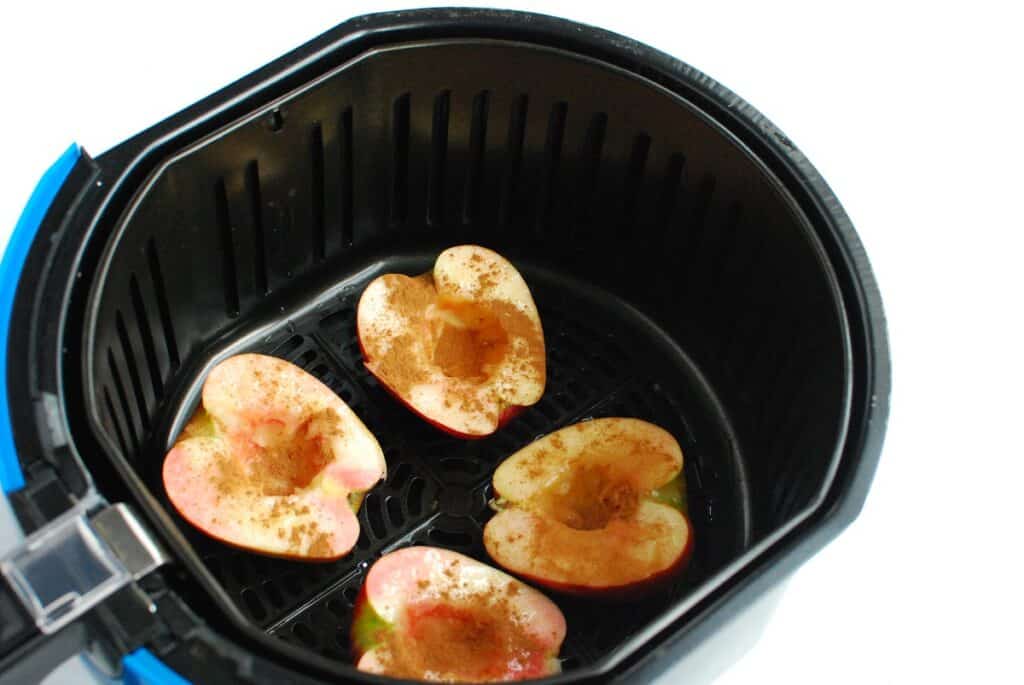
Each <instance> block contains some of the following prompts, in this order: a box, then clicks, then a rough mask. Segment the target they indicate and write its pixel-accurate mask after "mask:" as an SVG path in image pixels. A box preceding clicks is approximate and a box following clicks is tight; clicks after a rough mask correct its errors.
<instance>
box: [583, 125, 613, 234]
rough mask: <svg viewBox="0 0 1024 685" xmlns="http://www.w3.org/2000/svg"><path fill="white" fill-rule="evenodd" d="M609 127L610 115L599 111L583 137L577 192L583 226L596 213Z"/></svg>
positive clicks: (588, 222)
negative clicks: (595, 208)
mask: <svg viewBox="0 0 1024 685" xmlns="http://www.w3.org/2000/svg"><path fill="white" fill-rule="evenodd" d="M607 129H608V115H607V114H605V113H604V112H599V113H597V114H595V115H594V116H593V117H592V118H591V119H590V123H589V124H588V125H587V132H586V135H585V137H584V138H583V148H582V150H581V154H580V163H581V167H580V168H581V169H582V173H581V175H580V187H579V190H578V191H577V193H576V198H577V202H578V203H579V207H578V210H577V212H576V216H577V222H578V224H579V225H580V226H583V227H586V226H587V225H589V224H590V222H591V220H592V218H593V214H594V205H595V204H596V200H597V197H596V193H597V180H598V178H600V171H601V153H602V150H603V149H604V140H605V134H606V132H607Z"/></svg>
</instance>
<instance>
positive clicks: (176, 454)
mask: <svg viewBox="0 0 1024 685" xmlns="http://www.w3.org/2000/svg"><path fill="white" fill-rule="evenodd" d="M229 364H234V365H235V366H233V367H232V368H233V369H237V368H239V365H241V368H242V369H244V370H245V371H243V372H242V376H241V378H242V383H243V384H244V383H245V382H248V381H247V380H246V379H247V378H248V373H249V372H251V373H252V374H254V375H255V374H257V373H261V374H267V375H270V377H271V378H273V376H274V374H275V373H277V372H278V371H280V372H281V373H284V374H285V376H284V377H286V378H289V380H292V381H293V382H296V383H298V382H299V381H301V383H303V384H305V389H306V391H307V392H312V394H313V396H316V400H315V401H313V402H312V404H311V405H310V407H311V408H315V407H318V406H320V404H318V402H319V403H322V404H323V406H324V407H328V408H333V411H334V415H335V416H336V417H337V420H339V421H342V422H343V423H344V424H345V426H346V428H347V429H348V430H352V429H353V428H355V429H356V430H355V431H354V432H353V433H350V434H349V435H357V436H363V437H365V438H366V440H368V442H367V443H366V445H370V444H372V448H373V452H375V453H376V455H377V456H378V457H379V462H378V465H379V469H380V471H379V473H375V474H374V477H375V478H377V480H379V479H380V478H383V477H384V474H385V473H386V465H385V463H384V456H383V453H382V452H381V451H380V446H379V444H378V443H377V441H376V439H375V438H374V437H373V435H372V433H370V431H369V430H368V429H367V428H366V427H365V426H364V425H363V424H362V422H361V421H360V420H359V418H358V416H356V415H355V414H354V412H352V410H351V408H349V407H348V406H347V405H346V404H345V403H344V402H343V401H342V400H341V398H339V397H337V396H336V395H335V394H334V393H333V392H332V391H330V389H329V388H327V386H324V385H323V384H322V383H320V382H319V381H318V380H317V379H315V378H314V377H313V376H311V375H309V374H308V373H307V372H305V371H303V370H302V369H300V368H299V367H297V366H294V365H292V364H290V363H289V362H287V361H285V360H281V359H277V358H274V357H268V356H265V355H257V354H242V355H236V356H234V357H230V358H228V359H226V360H223V361H222V362H220V363H219V364H218V365H217V366H216V367H215V368H214V370H213V371H211V375H210V377H209V378H207V381H206V382H204V388H203V400H202V404H201V405H200V408H199V409H198V410H197V412H196V414H195V415H194V416H193V417H192V418H191V419H190V420H189V423H188V425H187V426H186V428H185V429H184V431H183V432H182V435H180V436H179V438H178V440H177V442H176V443H175V445H174V446H173V447H172V449H171V450H170V452H168V454H167V457H166V458H165V461H164V466H163V469H162V477H163V482H164V489H165V492H166V493H167V495H168V501H169V502H170V503H171V505H172V507H173V508H174V509H175V511H177V512H178V514H179V515H181V517H182V518H183V519H185V520H186V521H188V522H189V523H190V524H191V525H193V526H194V527H196V528H197V529H199V530H201V531H202V532H203V533H204V534H205V535H207V536H208V537H211V538H213V539H215V540H217V541H218V542H220V543H222V544H224V545H227V546H229V547H233V548H235V549H240V550H244V551H247V552H252V553H257V554H260V555H263V556H268V557H274V558H279V559H288V560H296V561H304V562H308V563H330V562H333V561H337V560H338V559H340V558H341V557H343V556H345V555H347V554H348V553H349V552H350V551H351V547H348V548H340V547H338V546H336V545H331V548H330V551H327V552H324V551H316V552H313V551H311V550H306V551H304V552H300V551H296V552H292V551H291V550H290V549H289V550H287V551H282V550H280V549H271V548H268V547H265V546H261V545H258V544H257V543H256V542H249V543H247V542H244V541H239V540H236V539H232V538H231V537H230V535H228V534H225V533H222V532H221V531H220V530H218V529H217V527H216V526H207V525H204V524H203V522H202V520H199V519H197V517H200V516H202V514H201V513H199V512H197V511H190V510H188V509H186V508H184V507H183V506H182V504H183V503H190V504H193V505H194V504H195V502H196V501H197V500H194V499H188V498H185V499H182V494H181V493H183V492H185V490H183V489H182V482H183V481H182V478H183V476H181V475H180V474H182V473H183V471H182V469H184V473H186V474H187V472H188V471H189V469H190V468H194V467H188V466H186V465H185V464H187V463H188V462H189V461H190V457H189V455H195V454H196V452H195V450H196V449H198V450H200V452H199V453H200V454H202V453H203V452H204V450H203V448H201V447H200V448H193V447H190V445H192V444H193V442H192V441H193V440H196V439H199V440H207V441H211V442H215V444H217V445H219V446H222V447H223V446H224V445H225V444H227V443H226V442H225V441H227V440H229V439H230V438H229V437H228V436H229V434H228V432H226V431H225V430H223V429H221V428H216V427H213V426H214V425H215V424H214V422H215V416H217V415H216V414H210V415H207V416H209V418H208V419H206V420H205V421H202V420H200V416H201V413H205V412H206V410H207V408H208V406H207V402H208V399H209V397H208V395H207V393H208V392H211V391H210V380H211V378H212V377H213V376H214V375H215V374H217V373H218V372H220V371H221V370H223V369H225V368H226V367H227V366H228V365H229ZM282 370H283V371H282ZM224 373H229V372H226V371H224ZM236 380H237V379H236ZM261 382H262V381H256V383H257V385H258V384H259V383H261ZM218 387H223V386H218ZM239 396H240V397H246V398H252V397H260V396H259V395H256V394H254V393H252V392H248V393H245V392H240V394H239ZM259 401H262V400H258V401H257V404H258V402H259ZM272 407H273V404H272V403H271V405H269V406H268V407H267V408H268V410H269V409H272ZM261 409H262V408H261ZM246 410H247V411H252V407H251V405H248V406H247V409H246ZM224 416H231V417H232V419H231V420H232V421H237V420H243V419H240V418H239V416H238V415H235V414H225V415H224ZM299 416H300V418H301V416H302V415H301V414H300V415H299ZM293 418H294V417H293ZM248 420H249V421H251V420H252V419H251V418H250V419H248ZM197 421H200V423H199V424H196V422H197ZM206 421H208V422H209V425H210V426H211V428H198V429H197V428H194V427H195V426H197V425H200V426H202V425H206ZM243 421H244V420H243ZM263 421H264V422H265V423H269V424H280V425H284V421H282V420H280V419H277V418H275V417H274V415H273V414H270V415H268V416H267V418H265V419H264V420H263ZM257 425H258V424H257ZM196 430H199V431H200V433H196V432H192V433H190V431H196ZM208 430H212V432H211V433H207V431H208ZM227 451H228V454H230V453H231V448H228V450H227ZM373 452H371V453H370V454H372V453H373ZM360 453H361V454H362V452H361V451H360ZM220 458H221V459H223V458H224V457H220ZM338 459H341V461H338V460H337V459H336V460H333V461H330V462H328V463H327V464H326V465H325V466H324V467H323V470H322V471H321V473H320V474H319V475H320V476H323V475H324V474H326V473H328V472H329V471H332V470H333V469H336V468H337V467H339V466H341V465H344V464H346V460H345V459H344V458H338ZM183 462H184V463H183ZM214 465H216V462H213V463H212V464H211V466H210V468H212V467H213V466H214ZM376 468H377V465H375V466H374V472H376ZM334 473H335V474H337V473H338V472H337V471H335V472H334ZM186 477H187V476H186ZM250 477H251V476H250ZM336 478H337V476H336V475H334V476H332V477H331V482H332V483H335V485H331V486H328V485H326V481H323V482H324V485H322V486H320V487H318V488H316V489H313V487H312V485H310V486H307V487H306V488H305V489H302V488H299V490H297V491H296V493H295V495H297V497H293V496H288V497H278V498H275V497H269V498H268V497H265V496H257V497H255V499H251V500H250V499H247V497H248V496H242V497H241V498H239V497H235V498H231V497H230V496H228V497H229V499H234V501H235V505H236V506H237V505H238V504H239V503H246V502H248V503H249V505H250V506H253V507H259V506H262V505H264V504H266V503H267V502H268V501H269V502H273V501H279V502H285V501H286V500H288V501H290V502H289V504H286V505H285V506H294V505H295V504H298V505H300V506H301V505H302V504H303V502H305V503H307V504H313V503H314V502H327V503H328V504H329V505H330V508H329V510H327V511H321V514H322V515H329V514H330V512H339V513H340V512H342V511H344V512H345V514H344V516H345V517H346V518H350V519H351V521H353V522H354V523H355V528H354V530H353V533H354V536H353V542H352V545H354V544H355V540H356V539H358V534H359V530H358V523H357V522H356V518H355V515H356V514H357V513H358V505H353V504H352V502H351V500H350V499H349V496H350V495H353V494H362V493H364V492H365V491H366V490H368V489H370V488H372V487H373V484H369V485H368V486H367V485H366V484H364V485H362V486H357V487H354V488H353V489H350V490H347V491H345V490H342V491H337V490H335V488H337V487H339V485H344V484H339V482H338V481H337V480H336ZM204 480H208V478H205V479H204V478H203V477H202V476H200V477H199V480H198V481H185V482H191V483H192V485H193V486H198V487H199V488H203V487H205V483H204V482H203V481H204ZM324 487H330V488H331V489H332V491H333V492H337V494H333V492H332V494H330V495H329V496H327V495H324V494H323V493H324V491H323V490H322V488H324ZM348 487H351V482H350V484H349V486H348ZM193 491H194V490H193ZM300 491H301V492H303V493H304V494H301V495H300V494H299V492H300ZM250 496H251V495H250ZM179 500H180V501H179ZM198 501H202V500H198ZM214 511H215V512H216V511H217V509H216V508H215V509H214ZM307 511H308V510H307ZM300 513H301V512H300ZM216 515H217V514H215V518H214V519H213V521H214V523H216V522H217V519H216ZM272 515H273V514H272ZM286 515H287V514H286ZM320 520H321V521H324V520H325V519H320ZM327 520H328V521H329V520H330V519H327ZM262 523H263V524H264V525H266V523H267V522H266V520H264V521H263V522H262ZM283 529H284V530H285V531H287V523H285V524H283ZM342 547H343V545H342Z"/></svg>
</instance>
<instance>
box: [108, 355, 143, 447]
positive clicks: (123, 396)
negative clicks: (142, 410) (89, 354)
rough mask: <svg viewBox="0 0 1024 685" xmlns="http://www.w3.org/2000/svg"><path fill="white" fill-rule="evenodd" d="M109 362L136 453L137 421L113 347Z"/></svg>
mask: <svg viewBox="0 0 1024 685" xmlns="http://www.w3.org/2000/svg"><path fill="white" fill-rule="evenodd" d="M107 364H109V365H110V375H111V377H112V378H113V379H114V390H115V391H116V392H117V399H118V400H120V402H121V413H122V415H123V416H124V419H125V425H126V426H127V431H126V432H127V434H128V438H129V440H131V446H132V449H131V453H132V454H136V453H138V451H139V437H138V435H136V432H135V421H134V419H133V417H132V410H131V405H130V404H129V403H128V393H126V392H125V390H124V383H123V382H122V381H121V372H120V371H118V370H117V363H116V362H115V361H114V352H113V350H111V349H109V348H108V349H107Z"/></svg>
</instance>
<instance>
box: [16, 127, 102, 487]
mask: <svg viewBox="0 0 1024 685" xmlns="http://www.w3.org/2000/svg"><path fill="white" fill-rule="evenodd" d="M81 156H82V149H81V148H80V147H79V146H78V144H77V143H73V144H72V145H71V147H69V148H68V149H67V151H65V152H64V154H63V155H61V156H60V159H58V160H57V161H56V162H54V164H53V166H51V167H50V168H49V169H47V170H46V173H44V174H43V176H42V178H40V179H39V183H38V184H37V185H36V189H35V190H34V191H32V196H31V197H30V198H29V199H28V203H27V204H26V205H25V209H24V210H22V212H21V217H20V218H19V219H18V223H17V224H15V226H14V232H13V233H11V240H10V242H9V243H7V251H6V252H4V257H3V261H2V262H0V489H2V490H3V491H4V492H5V493H9V492H15V491H17V490H21V489H22V488H23V487H25V478H24V476H23V475H22V474H21V466H20V465H19V464H18V455H17V453H16V452H15V451H14V434H13V432H12V431H11V413H10V405H9V404H8V401H7V338H8V333H9V328H10V325H11V310H12V309H13V308H14V293H15V292H16V291H17V289H18V281H19V279H20V278H21V269H22V267H24V266H25V258H26V257H27V256H28V250H29V247H31V246H32V241H33V240H35V237H36V232H37V231H39V225H40V224H41V223H43V217H45V216H46V212H47V210H49V209H50V205H51V204H52V203H53V199H54V198H55V197H57V193H58V191H60V189H61V186H63V185H64V181H66V180H67V178H68V174H70V173H71V169H73V168H74V166H75V163H76V162H77V161H78V160H79V158H80V157H81Z"/></svg>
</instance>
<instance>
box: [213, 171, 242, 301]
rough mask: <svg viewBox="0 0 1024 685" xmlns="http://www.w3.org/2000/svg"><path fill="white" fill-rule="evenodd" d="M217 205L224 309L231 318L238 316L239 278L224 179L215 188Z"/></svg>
mask: <svg viewBox="0 0 1024 685" xmlns="http://www.w3.org/2000/svg"><path fill="white" fill-rule="evenodd" d="M214 195H215V202H216V205H217V225H218V228H219V229H220V230H219V232H220V249H221V255H222V256H223V259H222V270H223V275H224V307H225V311H226V312H227V315H228V316H230V317H231V318H235V317H236V316H238V277H237V274H236V273H235V243H234V240H233V239H232V236H231V233H232V229H231V215H230V213H229V212H228V191H227V188H226V187H225V185H224V179H221V180H219V181H217V185H216V187H215V192H214Z"/></svg>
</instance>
